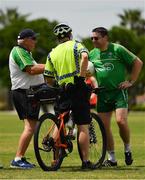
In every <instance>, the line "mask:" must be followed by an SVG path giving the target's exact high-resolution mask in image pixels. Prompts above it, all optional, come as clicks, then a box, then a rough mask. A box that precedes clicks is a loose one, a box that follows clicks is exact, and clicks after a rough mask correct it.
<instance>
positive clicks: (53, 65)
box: [44, 40, 88, 84]
mask: <svg viewBox="0 0 145 180" xmlns="http://www.w3.org/2000/svg"><path fill="white" fill-rule="evenodd" d="M82 52H87V53H88V50H87V49H86V48H85V47H84V46H83V45H82V44H81V43H79V42H76V41H75V40H70V41H67V42H64V43H62V44H59V45H58V46H57V47H56V48H54V49H53V50H52V51H51V52H50V54H49V55H48V57H47V61H46V65H45V72H44V75H45V76H49V77H54V78H55V79H56V80H57V81H58V83H59V84H62V83H66V84H67V83H74V76H78V75H79V74H80V59H81V53H82Z"/></svg>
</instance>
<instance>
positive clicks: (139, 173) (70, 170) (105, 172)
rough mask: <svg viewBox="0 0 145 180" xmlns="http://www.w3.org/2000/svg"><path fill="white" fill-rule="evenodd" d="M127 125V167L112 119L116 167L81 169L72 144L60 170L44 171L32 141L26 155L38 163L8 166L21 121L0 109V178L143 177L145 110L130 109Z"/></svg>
mask: <svg viewBox="0 0 145 180" xmlns="http://www.w3.org/2000/svg"><path fill="white" fill-rule="evenodd" d="M129 125H130V130H131V143H132V151H133V158H134V162H133V165H132V166H126V165H125V163H124V152H123V144H122V142H121V140H120V138H119V135H118V127H117V126H116V123H115V121H114V118H113V120H112V129H113V133H114V138H115V148H116V157H117V160H118V167H115V168H112V167H110V168H102V169H97V170H94V171H82V170H81V169H80V165H81V162H80V159H79V156H78V154H77V149H76V146H75V147H74V151H73V152H72V153H71V154H70V155H69V156H68V157H67V158H65V160H64V162H63V164H62V167H61V169H60V170H58V171H57V172H44V171H42V170H41V169H40V168H39V166H38V164H37V162H36V159H35V155H34V151H33V141H32V142H31V144H30V146H29V149H28V151H27V154H26V156H27V157H28V158H30V161H31V162H33V163H35V164H36V165H37V166H36V168H34V169H32V170H15V169H10V168H9V165H10V161H11V160H12V159H13V158H14V156H15V152H16V148H17V143H18V139H19V135H20V133H21V131H22V128H23V123H22V122H20V121H19V120H18V117H17V115H16V114H15V113H11V112H8V113H6V112H0V161H1V162H2V163H3V165H4V168H3V169H0V179H145V112H137V113H134V112H131V113H130V114H129Z"/></svg>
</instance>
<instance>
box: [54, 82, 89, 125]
mask: <svg viewBox="0 0 145 180" xmlns="http://www.w3.org/2000/svg"><path fill="white" fill-rule="evenodd" d="M89 96H90V92H89V91H88V89H87V88H86V87H83V88H82V87H78V86H76V85H72V86H71V87H69V88H67V90H65V91H64V92H63V93H62V94H61V96H60V97H59V99H58V100H57V101H56V104H55V108H54V110H55V112H56V114H60V113H62V112H64V111H67V110H70V109H71V110H72V116H73V120H74V122H75V124H77V125H85V124H90V122H91V117H90V103H89Z"/></svg>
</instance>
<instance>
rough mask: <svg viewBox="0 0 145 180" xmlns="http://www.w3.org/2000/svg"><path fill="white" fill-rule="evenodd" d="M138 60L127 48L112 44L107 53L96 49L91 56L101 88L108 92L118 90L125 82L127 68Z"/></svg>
mask: <svg viewBox="0 0 145 180" xmlns="http://www.w3.org/2000/svg"><path fill="white" fill-rule="evenodd" d="M136 58H137V57H136V56H135V55H134V54H133V53H131V52H130V51H129V50H127V49H126V48H125V47H123V46H121V45H120V44H115V43H110V44H109V45H108V49H107V50H105V51H100V50H99V49H97V48H94V49H93V50H92V51H91V52H90V54H89V59H90V61H91V62H92V63H93V64H94V67H95V70H96V78H97V81H98V84H99V86H104V87H106V89H108V90H109V89H115V88H117V87H118V85H119V83H120V82H123V81H125V77H126V67H127V66H130V65H131V64H132V63H133V61H134V60H135V59H136Z"/></svg>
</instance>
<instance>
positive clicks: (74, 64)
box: [44, 23, 94, 169]
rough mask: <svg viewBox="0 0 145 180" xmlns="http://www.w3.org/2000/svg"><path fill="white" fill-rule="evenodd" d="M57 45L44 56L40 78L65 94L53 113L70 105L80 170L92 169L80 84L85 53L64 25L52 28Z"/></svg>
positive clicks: (83, 90)
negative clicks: (42, 76) (77, 144)
mask: <svg viewBox="0 0 145 180" xmlns="http://www.w3.org/2000/svg"><path fill="white" fill-rule="evenodd" d="M54 34H55V35H56V36H57V38H58V41H59V45H58V46H57V47H55V48H54V49H53V50H52V51H51V52H50V54H49V55H48V58H47V62H46V65H45V72H44V75H45V76H47V79H48V82H49V83H50V84H52V82H53V80H54V79H55V80H56V81H57V83H58V84H59V85H60V86H62V85H64V84H65V91H64V93H63V94H62V95H61V97H60V99H59V102H58V103H57V106H56V107H55V110H56V111H57V112H58V113H59V112H62V111H63V109H64V105H66V104H67V103H66V102H67V101H68V100H69V102H71V110H72V113H73V119H74V122H75V123H76V124H77V127H78V142H79V148H80V151H81V154H82V168H83V169H92V168H94V167H93V164H92V163H91V162H90V161H89V159H88V158H89V132H88V124H89V123H90V121H91V118H90V105H89V94H90V92H89V90H88V87H87V85H86V83H85V82H84V80H85V75H86V70H87V66H88V50H87V49H86V48H84V46H83V45H82V44H81V43H79V42H77V41H75V40H72V29H71V28H70V27H69V26H68V25H67V24H64V23H61V24H58V25H57V26H56V27H55V28H54Z"/></svg>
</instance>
